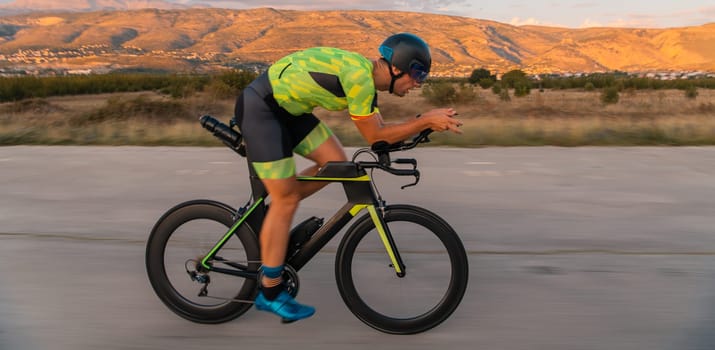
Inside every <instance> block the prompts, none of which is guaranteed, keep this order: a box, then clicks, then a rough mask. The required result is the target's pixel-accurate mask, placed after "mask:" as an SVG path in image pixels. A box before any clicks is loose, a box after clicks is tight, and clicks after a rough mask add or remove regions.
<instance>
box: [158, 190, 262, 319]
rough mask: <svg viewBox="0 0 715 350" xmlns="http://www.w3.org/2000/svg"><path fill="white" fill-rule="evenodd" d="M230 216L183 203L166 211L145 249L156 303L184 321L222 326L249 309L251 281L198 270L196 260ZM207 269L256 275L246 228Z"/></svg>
mask: <svg viewBox="0 0 715 350" xmlns="http://www.w3.org/2000/svg"><path fill="white" fill-rule="evenodd" d="M234 213H235V210H233V209H232V208H230V207H228V206H226V205H224V204H221V203H218V202H213V201H207V200H199V201H191V202H186V203H182V204H179V205H177V206H176V207H174V208H172V209H170V210H169V211H168V212H167V213H166V214H164V216H162V218H161V219H159V221H158V222H157V223H156V225H155V226H154V229H153V230H152V233H151V235H150V237H149V241H148V242H147V247H146V268H147V274H148V277H149V280H150V281H151V285H152V287H153V288H154V291H155V292H156V294H157V296H159V298H160V299H161V301H162V302H164V304H165V305H166V306H167V307H169V309H171V311H173V312H174V313H176V314H177V315H179V316H181V317H183V318H185V319H187V320H190V321H193V322H199V323H222V322H227V321H230V320H233V319H235V318H236V317H238V316H240V315H242V314H243V313H244V312H246V311H247V310H248V309H250V308H251V306H252V305H253V304H252V301H253V300H254V299H255V296H256V293H257V287H258V284H257V281H256V279H251V278H241V277H237V276H232V275H226V274H220V273H215V272H211V271H208V272H207V271H205V270H204V269H202V268H201V267H200V261H201V259H202V258H203V257H204V256H205V254H207V253H208V252H209V251H210V250H211V248H213V247H214V245H215V244H216V243H217V242H219V241H220V240H221V238H222V237H223V236H224V235H225V234H226V232H227V231H228V229H229V228H230V227H231V226H232V224H233V223H234V218H233V215H234ZM211 264H213V265H214V266H219V265H220V266H228V267H231V266H230V265H229V264H233V265H234V266H237V265H236V264H240V265H242V266H244V268H243V270H245V271H249V272H256V271H258V268H259V267H260V250H259V248H258V242H257V240H256V236H255V235H254V233H253V231H252V230H251V228H250V227H249V226H248V225H247V224H245V223H244V224H242V225H241V226H240V227H239V228H238V229H237V231H236V232H235V234H234V235H233V236H232V237H231V238H230V239H229V240H228V241H227V242H226V244H225V245H224V246H223V248H221V250H220V251H219V252H218V253H217V257H216V258H215V259H214V260H212V261H211ZM231 268H234V269H235V267H231ZM192 274H193V277H194V278H192ZM206 282H208V283H206ZM204 287H206V289H205V293H202V289H203V288H204Z"/></svg>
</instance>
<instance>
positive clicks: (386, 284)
mask: <svg viewBox="0 0 715 350" xmlns="http://www.w3.org/2000/svg"><path fill="white" fill-rule="evenodd" d="M384 221H385V223H386V224H387V226H388V228H389V231H390V232H391V235H392V238H393V240H394V241H395V246H396V248H397V251H398V252H399V254H400V256H401V257H402V261H403V262H404V264H405V273H406V275H405V276H404V277H399V276H397V273H396V272H395V268H394V267H392V264H391V261H390V257H389V256H388V254H387V253H386V251H385V245H384V244H383V242H382V240H381V238H380V236H379V234H378V232H377V230H376V228H375V224H374V223H373V221H372V219H371V218H370V217H369V216H368V215H366V216H364V217H362V218H361V219H360V220H359V221H358V222H356V223H355V224H354V225H353V226H352V227H351V228H350V230H348V232H347V233H346V234H345V237H344V238H343V240H342V241H341V243H340V247H339V248H338V255H337V258H336V262H335V274H336V280H337V284H338V289H339V290H340V294H341V296H342V297H343V300H344V301H345V303H346V305H347V306H348V308H349V309H350V311H351V312H352V313H353V314H355V316H357V317H358V318H359V319H360V320H361V321H363V322H364V323H366V324H367V325H369V326H371V327H373V328H375V329H377V330H380V331H382V332H386V333H392V334H414V333H419V332H424V331H426V330H428V329H431V328H433V327H435V326H437V325H439V324H440V323H442V322H443V321H444V320H446V319H447V318H448V317H449V316H450V315H451V314H452V313H453V312H454V310H455V309H456V308H457V306H458V305H459V303H460V301H461V300H462V297H463V296H464V293H465V291H466V289H467V280H468V278H469V271H468V270H469V268H468V261H467V254H466V252H465V250H464V246H463V245H462V242H461V240H460V239H459V236H457V234H456V233H455V232H454V230H453V229H452V228H451V227H450V226H449V224H447V223H446V222H445V221H444V220H442V219H441V218H439V217H438V216H437V215H435V214H433V213H432V212H429V211H427V210H425V209H422V208H419V207H414V206H405V205H400V206H388V207H387V208H386V210H385V215H384Z"/></svg>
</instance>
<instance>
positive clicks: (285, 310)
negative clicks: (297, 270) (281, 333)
mask: <svg viewBox="0 0 715 350" xmlns="http://www.w3.org/2000/svg"><path fill="white" fill-rule="evenodd" d="M255 305H256V308H257V309H258V310H262V311H268V312H272V313H274V314H276V315H278V316H280V317H282V318H283V322H284V323H290V322H293V321H298V320H302V319H304V318H308V317H310V316H313V314H314V313H315V308H314V307H312V306H308V305H303V304H299V303H298V302H297V301H295V299H293V297H292V296H291V295H290V294H288V292H286V291H282V292H281V294H278V297H276V299H275V300H268V299H266V297H265V296H263V292H258V296H256V301H255Z"/></svg>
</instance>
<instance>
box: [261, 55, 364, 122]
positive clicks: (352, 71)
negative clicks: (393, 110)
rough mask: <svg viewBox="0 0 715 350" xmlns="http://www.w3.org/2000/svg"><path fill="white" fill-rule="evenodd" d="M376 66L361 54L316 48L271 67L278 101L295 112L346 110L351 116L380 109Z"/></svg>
mask: <svg viewBox="0 0 715 350" xmlns="http://www.w3.org/2000/svg"><path fill="white" fill-rule="evenodd" d="M372 70H373V65H372V62H371V61H370V60H368V59H367V58H365V57H363V56H362V55H360V54H358V53H355V52H350V51H345V50H341V49H336V48H330V47H316V48H311V49H306V50H303V51H299V52H295V53H293V54H290V55H288V56H285V57H283V58H281V59H280V60H278V61H277V62H276V63H274V64H273V65H272V66H271V67H270V68H269V69H268V77H269V79H270V83H271V86H272V88H273V97H274V98H275V100H276V102H278V104H279V105H280V106H281V107H282V108H284V109H285V110H286V111H288V112H289V113H290V114H292V115H296V116H298V115H302V114H306V113H311V112H312V111H313V109H314V108H315V107H322V108H325V109H327V110H330V111H339V110H345V109H347V110H348V112H349V113H350V115H351V117H352V118H355V119H359V118H360V117H368V116H371V115H373V114H374V113H376V112H378V109H377V95H376V93H377V91H376V89H375V81H374V79H373V77H372Z"/></svg>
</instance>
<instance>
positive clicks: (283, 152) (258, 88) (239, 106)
mask: <svg viewBox="0 0 715 350" xmlns="http://www.w3.org/2000/svg"><path fill="white" fill-rule="evenodd" d="M234 114H235V117H236V122H237V123H238V127H239V128H240V129H241V133H242V134H243V140H244V143H245V145H246V154H247V158H248V161H249V162H251V164H252V165H253V167H254V169H255V170H256V173H257V175H258V177H260V178H261V179H283V178H288V177H291V176H294V175H295V173H296V172H295V160H294V159H293V152H295V153H297V154H300V155H301V156H306V155H308V154H310V153H311V152H313V151H314V150H315V149H317V148H318V146H320V145H321V144H323V142H325V141H326V140H327V139H328V138H329V137H330V136H331V135H332V131H331V130H330V129H329V128H328V127H327V125H325V124H324V123H322V122H321V121H320V120H319V119H318V118H317V117H316V116H315V115H313V114H312V113H308V114H303V115H299V116H295V115H292V114H290V113H289V112H288V111H286V110H285V109H283V108H281V107H280V106H279V105H278V103H277V102H276V100H275V99H274V98H273V89H272V88H271V83H270V81H269V80H268V74H266V73H264V74H261V75H260V76H259V77H258V78H257V79H256V80H254V81H253V82H252V83H251V84H249V85H248V86H247V87H246V88H245V89H244V90H243V92H242V93H241V95H239V96H238V99H237V101H236V109H235V111H234Z"/></svg>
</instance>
